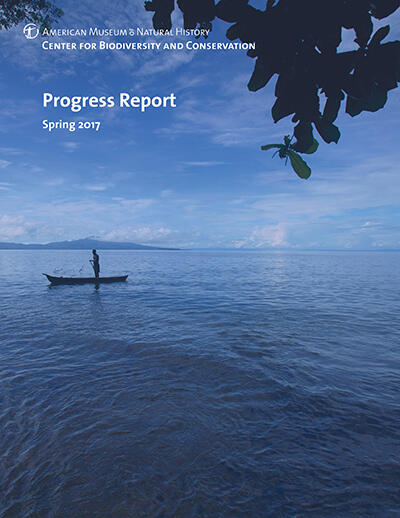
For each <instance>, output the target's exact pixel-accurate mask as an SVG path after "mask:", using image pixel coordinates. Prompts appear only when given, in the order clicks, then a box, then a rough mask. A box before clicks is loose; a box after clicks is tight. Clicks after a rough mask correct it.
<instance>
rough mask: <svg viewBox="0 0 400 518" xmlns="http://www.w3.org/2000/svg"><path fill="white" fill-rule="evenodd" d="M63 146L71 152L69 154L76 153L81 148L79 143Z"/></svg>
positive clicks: (65, 143) (67, 143)
mask: <svg viewBox="0 0 400 518" xmlns="http://www.w3.org/2000/svg"><path fill="white" fill-rule="evenodd" d="M61 145H62V146H63V147H64V148H65V149H66V150H67V151H68V152H69V153H73V152H74V151H76V150H77V149H78V147H79V143H78V142H69V141H67V142H62V143H61Z"/></svg>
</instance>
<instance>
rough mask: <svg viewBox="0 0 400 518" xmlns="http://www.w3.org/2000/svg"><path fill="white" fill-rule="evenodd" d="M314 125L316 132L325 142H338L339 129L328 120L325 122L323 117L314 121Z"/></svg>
mask: <svg viewBox="0 0 400 518" xmlns="http://www.w3.org/2000/svg"><path fill="white" fill-rule="evenodd" d="M315 126H316V128H317V131H318V133H319V134H320V135H321V137H322V138H323V139H324V141H325V142H326V143H327V144H330V143H331V142H336V144H337V143H338V141H339V138H340V131H339V128H338V127H337V126H335V125H334V124H332V123H330V122H326V121H324V120H323V119H319V120H318V121H315Z"/></svg>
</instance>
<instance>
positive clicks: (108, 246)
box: [0, 237, 179, 250]
mask: <svg viewBox="0 0 400 518" xmlns="http://www.w3.org/2000/svg"><path fill="white" fill-rule="evenodd" d="M93 248H95V249H96V250H179V248H164V247H159V246H146V245H138V244H137V243H119V242H113V241H100V240H98V239H92V238H89V237H88V238H84V239H76V240H75V241H59V242H55V243H46V244H43V245H39V244H30V245H24V244H22V243H4V242H3V243H0V250H92V249H93Z"/></svg>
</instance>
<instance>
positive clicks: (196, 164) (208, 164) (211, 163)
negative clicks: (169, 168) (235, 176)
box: [183, 161, 226, 167]
mask: <svg viewBox="0 0 400 518" xmlns="http://www.w3.org/2000/svg"><path fill="white" fill-rule="evenodd" d="M183 164H184V165H185V166H189V167H213V166H215V165H224V164H226V162H216V161H209V162H207V161H204V162H183Z"/></svg>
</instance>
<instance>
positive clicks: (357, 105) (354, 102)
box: [346, 95, 365, 117]
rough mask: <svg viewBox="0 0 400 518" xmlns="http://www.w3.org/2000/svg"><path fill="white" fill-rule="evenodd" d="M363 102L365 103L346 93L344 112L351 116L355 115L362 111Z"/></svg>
mask: <svg viewBox="0 0 400 518" xmlns="http://www.w3.org/2000/svg"><path fill="white" fill-rule="evenodd" d="M364 104H365V103H364V100H363V99H355V98H354V97H351V96H350V95H348V96H347V101H346V113H348V114H349V115H351V116H352V117H355V116H356V115H359V114H360V113H361V112H362V111H363V109H364Z"/></svg>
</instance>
